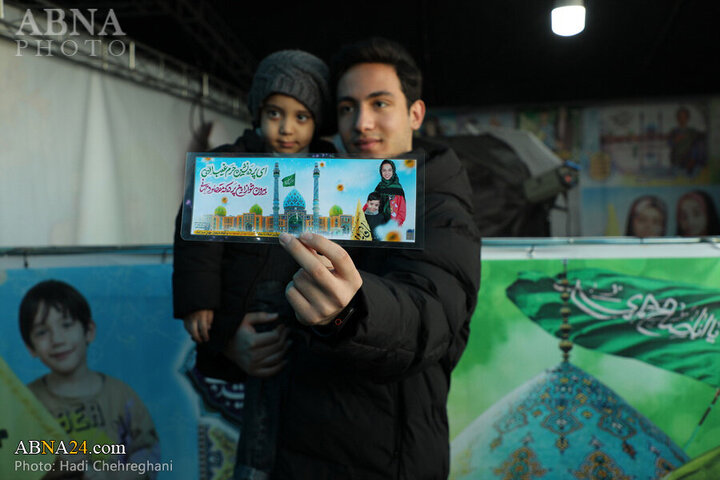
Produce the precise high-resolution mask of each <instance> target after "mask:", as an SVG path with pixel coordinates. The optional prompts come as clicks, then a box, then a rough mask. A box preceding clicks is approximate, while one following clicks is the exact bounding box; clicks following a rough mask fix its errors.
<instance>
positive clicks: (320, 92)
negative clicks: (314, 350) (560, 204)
mask: <svg viewBox="0 0 720 480" xmlns="http://www.w3.org/2000/svg"><path fill="white" fill-rule="evenodd" d="M328 75H329V72H328V68H327V65H325V63H324V62H323V61H322V60H320V59H319V58H317V57H315V56H314V55H311V54H309V53H307V52H303V51H300V50H282V51H279V52H275V53H273V54H271V55H269V56H268V57H266V58H265V59H263V60H262V62H260V65H259V66H258V69H257V71H256V72H255V75H254V76H253V80H252V84H251V86H250V92H249V93H248V109H249V110H250V114H251V115H252V118H253V127H254V128H253V129H252V130H246V131H245V133H244V134H243V136H242V137H240V138H238V139H237V141H236V142H235V143H234V144H233V145H224V146H222V147H219V148H217V149H216V150H215V151H220V152H250V153H262V152H271V153H272V152H274V153H283V154H293V153H305V152H313V153H325V152H335V148H334V147H333V146H332V144H330V143H328V142H324V141H322V140H319V134H320V133H323V132H326V131H328V130H329V126H330V122H329V117H330V115H329V106H330V89H329V87H328ZM181 210H182V209H181ZM180 220H181V214H180V213H179V214H178V217H177V219H176V228H175V243H174V269H173V303H174V315H175V317H176V318H182V319H183V321H184V324H185V328H186V330H187V331H188V332H189V333H190V335H191V336H192V337H193V339H194V340H195V341H197V342H198V348H197V357H196V358H197V360H196V364H197V365H196V366H197V369H198V370H199V371H200V372H201V373H202V374H204V375H206V376H210V377H214V378H221V379H223V380H227V381H232V382H239V381H245V401H244V411H243V427H242V430H243V431H242V432H241V436H240V442H239V444H238V455H237V461H236V471H235V478H236V479H241V478H255V477H254V475H262V473H258V472H269V471H270V470H271V468H272V464H273V461H274V460H273V459H274V451H275V431H276V425H275V423H274V422H275V421H276V419H277V417H278V415H276V414H275V410H276V409H277V408H278V401H279V390H278V389H279V384H280V382H281V381H282V379H281V378H280V379H272V380H269V379H263V378H262V377H269V376H272V375H276V374H277V373H279V372H280V371H281V370H282V368H283V366H284V362H285V353H286V350H287V348H288V342H287V335H288V331H287V330H286V329H285V326H284V325H283V324H282V323H280V324H279V325H278V326H276V325H277V323H278V318H280V319H282V318H292V316H293V312H292V311H289V312H281V311H278V308H277V307H276V306H275V305H278V304H280V303H281V300H282V297H283V296H284V293H283V289H284V286H283V285H275V284H274V283H273V282H272V280H273V279H275V278H285V277H286V276H287V275H286V274H285V273H283V272H282V271H279V270H278V267H277V265H293V264H292V263H290V262H283V261H282V258H284V257H285V256H286V255H287V254H286V253H285V251H284V250H283V249H282V248H280V247H279V246H277V245H272V246H271V245H243V244H227V245H226V244H223V243H220V242H187V241H184V240H183V239H182V238H181V237H180ZM239 272H242V274H241V275H238V273H239ZM211 326H212V328H211ZM267 327H271V330H270V331H265V330H267ZM261 330H263V331H261ZM246 375H247V376H246ZM268 412H269V413H268Z"/></svg>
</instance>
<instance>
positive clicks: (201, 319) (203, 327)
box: [183, 310, 213, 343]
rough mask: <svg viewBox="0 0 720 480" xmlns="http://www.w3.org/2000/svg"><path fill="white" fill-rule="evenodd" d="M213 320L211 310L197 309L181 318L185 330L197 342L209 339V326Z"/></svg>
mask: <svg viewBox="0 0 720 480" xmlns="http://www.w3.org/2000/svg"><path fill="white" fill-rule="evenodd" d="M212 322H213V311H212V310H198V311H196V312H192V313H191V314H190V315H188V316H187V317H185V318H183V323H184V324H185V330H187V331H188V333H189V334H190V336H191V337H192V338H193V340H195V341H196V342H198V343H201V342H207V341H208V340H210V333H209V332H210V326H211V325H212Z"/></svg>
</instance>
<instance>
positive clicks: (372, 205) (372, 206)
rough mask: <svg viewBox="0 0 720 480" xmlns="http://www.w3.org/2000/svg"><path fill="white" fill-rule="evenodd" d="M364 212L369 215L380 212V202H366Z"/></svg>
mask: <svg viewBox="0 0 720 480" xmlns="http://www.w3.org/2000/svg"><path fill="white" fill-rule="evenodd" d="M366 210H367V211H368V212H370V213H377V212H378V210H380V200H368V202H367V209H366Z"/></svg>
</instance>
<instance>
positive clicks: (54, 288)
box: [20, 280, 92, 348]
mask: <svg viewBox="0 0 720 480" xmlns="http://www.w3.org/2000/svg"><path fill="white" fill-rule="evenodd" d="M50 308H55V309H57V310H58V311H59V312H60V313H62V314H63V315H64V316H67V317H70V318H73V319H75V320H77V321H79V322H80V323H81V324H82V326H83V330H84V331H86V332H87V330H88V326H89V325H90V322H91V321H92V316H91V314H90V305H89V304H88V302H87V300H85V297H83V296H82V294H81V293H80V292H78V291H77V290H76V289H75V288H74V287H73V286H71V285H69V284H67V283H65V282H61V281H59V280H45V281H44V282H40V283H38V284H37V285H35V286H34V287H32V288H31V289H30V290H28V291H27V293H26V294H25V296H24V297H23V299H22V301H21V302H20V334H21V335H22V338H23V340H24V341H25V344H26V345H27V346H28V347H30V348H34V345H33V344H32V340H31V339H30V332H31V331H32V327H33V323H34V321H35V316H36V315H37V314H38V312H39V311H40V309H42V314H41V315H42V320H41V322H45V321H46V320H47V316H48V313H49V311H50Z"/></svg>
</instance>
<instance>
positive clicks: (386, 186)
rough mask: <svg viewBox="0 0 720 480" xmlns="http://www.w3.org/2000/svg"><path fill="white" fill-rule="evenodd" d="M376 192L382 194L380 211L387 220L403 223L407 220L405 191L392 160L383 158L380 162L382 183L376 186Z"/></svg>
mask: <svg viewBox="0 0 720 480" xmlns="http://www.w3.org/2000/svg"><path fill="white" fill-rule="evenodd" d="M375 193H377V194H378V195H380V211H381V213H382V214H383V216H384V217H385V221H386V222H387V221H389V220H395V221H396V222H397V223H398V225H402V224H403V222H405V191H404V190H403V188H402V186H401V185H400V180H399V179H398V176H397V172H396V171H395V163H394V162H393V161H392V160H383V161H382V163H381V164H380V183H378V184H377V186H376V187H375Z"/></svg>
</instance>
